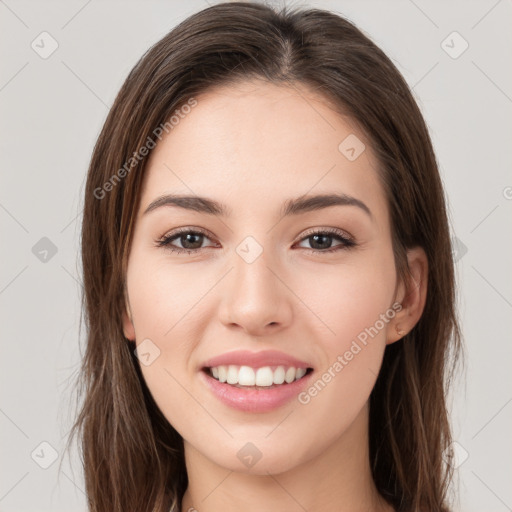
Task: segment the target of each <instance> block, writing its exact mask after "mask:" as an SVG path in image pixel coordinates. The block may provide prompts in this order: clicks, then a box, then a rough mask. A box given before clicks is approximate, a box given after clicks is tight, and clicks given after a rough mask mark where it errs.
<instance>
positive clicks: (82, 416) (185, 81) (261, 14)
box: [68, 2, 461, 512]
mask: <svg viewBox="0 0 512 512" xmlns="http://www.w3.org/2000/svg"><path fill="white" fill-rule="evenodd" d="M251 78H259V79H263V80H267V81H269V82H272V83H276V84H284V85H290V86H292V87H293V85H294V84H304V85H307V86H309V87H311V88H312V89H313V90H315V91H317V92H319V93H321V94H322V95H323V97H324V98H325V100H326V101H328V102H330V103H332V104H333V105H335V106H336V108H338V109H339V112H340V113H343V114H344V115H348V116H350V118H351V119H352V120H354V121H355V122H356V123H358V125H359V126H360V127H361V129H362V130H363V131H364V133H365V134H366V135H367V136H368V138H369V140H370V141H371V145H372V149H373V151H374V152H375V155H376V156H377V159H378V161H379V164H380V165H379V173H380V178H381V181H382V184H383V187H384V190H385V193H386V197H387V200H388V204H389V209H390V215H391V229H392V242H393V250H394V255H395V262H396V268H397V275H398V276H399V277H400V279H404V280H405V279H407V276H408V272H407V271H408V268H407V258H406V250H407V248H411V247H414V246H421V247H422V248H423V249H424V250H425V252H426V255H427V257H428V267H429V273H428V292H427V299H426V305H425V308H424V312H423V315H422V317H421V319H420V320H419V322H418V323H417V325H416V326H415V327H414V329H413V330H412V331H411V332H410V333H408V334H407V335H406V336H405V338H404V339H403V340H401V341H399V342H396V343H393V344H391V345H389V346H388V347H387V348H386V351H385V355H384V361H383V365H382V369H381V372H380V374H379V376H378V379H377V382H376V384H375V387H374V389H373V391H372V394H371V397H370V424H369V433H370V462H371V467H372V472H373V478H374V481H375V483H376V486H377V488H378V490H379V492H380V493H381V494H382V496H384V497H385V499H386V500H387V501H388V502H389V503H391V504H392V505H393V506H394V507H395V509H396V510H398V511H420V510H428V511H429V512H434V511H443V512H444V511H447V510H449V508H448V492H447V491H448V489H449V484H450V482H451V477H452V474H451V465H450V464H449V461H450V456H451V450H450V445H451V441H452V439H451V433H450V425H449V419H448V412H447V406H446V391H447V389H448V385H449V384H450V379H451V377H452V375H453V372H454V370H455V363H456V362H457V360H458V355H459V352H460V350H461V335H460V330H459V326H458V321H457V315H456V309H455V302H456V295H455V276H454V262H453V258H452V252H451V240H450V229H449V223H448V217H447V211H446V205H445V198H444V192H443V187H442V182H441V179H440V176H439V171H438V167H437V163H436V158H435V155H434V151H433V148H432V143H431V140H430V137H429V133H428V130H427V127H426V125H425V122H424V120H423V118H422V115H421V112H420V110H419V108H418V106H417V104H416V102H415V100H414V99H413V96H412V94H411V91H410V89H409V87H408V86H407V83H406V82H405V80H404V79H403V77H402V76H401V75H400V73H399V72H398V70H397V69H396V67H395V66H394V65H393V63H392V62H391V60H390V59H389V58H388V57H387V56H386V55H385V54H384V53H383V52H382V51H381V50H380V49H379V48H378V47H377V46H376V45H375V44H374V43H373V42H372V41H371V40H370V39H369V38H368V37H366V36H365V35H364V34H363V33H362V32H361V31H360V30H359V29H358V28H356V27H355V26H354V25H353V24H352V23H351V22H349V21H347V20H346V19H344V18H342V17H340V16H339V15H336V14H334V13H330V12H328V11H324V10H319V9H308V10H306V9H300V8H293V9H288V8H286V7H285V8H283V9H282V10H281V11H279V12H277V11H275V10H274V9H272V8H270V7H268V6H266V5H263V4H258V3H251V2H247V3H246V2H227V3H221V4H217V5H214V6H212V7H209V8H206V9H204V10H202V11H200V12H198V13H196V14H194V15H192V16H190V17H189V18H187V19H186V20H185V21H183V22H182V23H180V24H179V25H178V26H177V27H176V28H174V29H173V30H172V31H171V32H169V33H168V34H167V35H166V36H165V37H164V38H163V39H161V40H160V41H159V42H157V43H156V44H155V45H154V46H153V47H151V48H150V49H149V50H148V51H147V52H146V53H145V54H144V55H143V56H142V57H141V59H140V60H139V61H138V62H137V64H136V65H135V67H134V68H133V70H132V71H131V72H130V74H129V76H128V77H127V79H126V81H125V83H124V84H123V86H122V88H121V90H120V92H119V94H118V96H117V98H116V100H115V102H114V104H113V106H112V108H111V110H110V112H109V115H108V117H107V119H106V121H105V124H104V127H103V129H102V131H101V134H100V136H99V138H98V140H97V143H96V146H95V148H94V152H93V155H92V159H91V162H90V167H89V171H88V176H87V185H86V190H85V204H84V216H83V225H82V249H81V250H82V253H81V255H82V265H83V286H84V296H83V311H84V321H85V325H86V327H87V344H86V352H85V355H84V357H83V361H82V366H81V369H80V372H81V373H80V376H79V380H78V381H77V382H79V384H80V396H81V397H83V402H82V404H81V410H80V411H79V414H78V416H77V419H76V422H75V424H74V425H73V427H72V429H71V434H70V437H69V441H68V445H69V442H71V440H72V438H73V437H74V436H75V435H77V434H78V433H79V434H80V440H81V445H80V447H81V457H82V462H83V466H84V475H85V484H86V494H87V499H88V503H89V507H90V510H91V511H93V512H127V511H129V510H133V511H137V512H143V511H147V512H152V511H158V512H161V511H162V512H163V511H165V512H167V511H168V510H169V509H171V510H172V511H178V510H179V509H180V506H181V500H182V497H183V494H184V492H185V490H186V487H187V484H188V480H187V474H186V468H185V461H184V455H183V444H182V438H181V436H180V435H179V434H178V433H177V432H176V430H175V429H174V428H173V427H172V425H170V424H169V422H168V421H167V420H166V418H165V417H164V416H163V414H162V413H161V411H160V410H159V408H158V407H157V405H156V403H155V402H154V400H153V399H152V397H151V394H150V392H149V390H148V388H147V386H146V384H145V381H144V379H143V377H142V374H141V371H140V366H139V363H138V360H137V358H136V356H135V355H134V344H133V343H132V342H130V341H128V340H127V339H126V338H125V337H124V335H123V329H122V312H123V310H124V307H125V295H124V294H125V289H124V277H125V269H126V263H127V259H128V255H129V247H130V242H131V238H132V232H133V227H134V220H135V214H136V212H137V208H138V204H139V198H140V191H141V184H142V179H143V176H144V171H145V167H146V163H147V159H148V157H147V156H144V157H141V155H140V152H139V151H140V148H142V147H144V146H146V147H147V146H149V141H150V140H152V141H153V142H154V140H155V134H156V133H158V132H157V131H156V130H157V129H158V127H161V126H167V129H170V127H171V126H172V123H171V124H169V119H170V118H171V116H173V115H177V112H179V111H180V109H181V108H183V107H184V105H187V103H190V100H191V99H192V98H195V97H197V96H199V95H200V94H201V93H202V92H205V91H206V90H207V89H208V88H210V87H212V86H215V85H226V84H229V83H234V82H236V81H240V80H247V79H251ZM166 123H167V125H166ZM167 129H166V131H167ZM153 145H154V144H153ZM149 147H151V146H149ZM123 169H124V172H123ZM446 461H448V462H446Z"/></svg>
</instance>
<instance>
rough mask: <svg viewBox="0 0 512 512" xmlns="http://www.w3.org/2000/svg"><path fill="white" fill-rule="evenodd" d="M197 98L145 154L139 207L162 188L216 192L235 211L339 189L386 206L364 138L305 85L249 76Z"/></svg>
mask: <svg viewBox="0 0 512 512" xmlns="http://www.w3.org/2000/svg"><path fill="white" fill-rule="evenodd" d="M195 99H196V101H197V105H196V106H194V107H193V108H192V109H190V110H189V112H188V113H187V114H186V115H185V114H182V115H181V116H179V117H180V119H179V122H178V123H177V124H174V126H173V128H172V129H171V130H170V131H169V133H168V134H166V135H165V136H164V137H163V138H162V140H161V141H160V142H158V144H157V146H156V148H155V149H153V151H152V153H151V156H150V160H149V162H148V166H147V169H146V176H145V183H144V188H143V196H142V202H141V208H144V207H145V206H147V204H148V203H149V202H150V201H152V200H154V198H155V197H156V196H158V195H160V194H165V193H181V194H184V193H186V194H189V195H190V194H192V195H193V194H197V195H200V196H209V197H215V199H217V200H219V201H221V202H222V203H224V204H227V205H229V206H230V209H231V207H232V209H233V210H235V209H237V208H241V209H243V208H245V209H247V208H248V207H249V206H251V207H253V208H255V207H260V208H263V207H265V205H266V206H267V207H270V202H271V201H276V205H277V203H278V202H279V206H281V204H280V202H282V200H284V199H285V198H290V197H297V196H300V195H304V194H313V193H345V194H349V195H351V196H354V197H358V198H360V199H361V200H363V201H364V202H365V203H371V204H373V209H375V210H376V211H377V214H378V213H384V211H385V209H386V204H385V198H384V194H383V190H382V187H381V185H380V182H379V179H378V171H377V162H376V160H375V158H374V155H373V153H372V151H371V148H370V142H369V140H368V139H367V138H366V137H365V135H364V133H363V132H362V131H361V130H360V129H359V128H358V127H357V125H356V123H355V122H354V121H353V120H352V119H351V118H350V117H348V116H344V115H342V114H340V112H339V111H338V110H335V109H334V108H333V107H332V104H330V103H329V102H328V100H326V98H325V97H323V96H322V95H320V94H318V93H317V92H315V91H314V90H312V89H311V88H308V87H306V86H304V85H296V84H295V85H293V86H290V85H287V86H277V85H274V84H269V83H267V82H264V81H260V80H255V81H248V82H242V83H238V84H231V85H225V86H220V87H215V88H212V89H209V90H208V91H206V92H205V93H204V94H201V95H199V96H197V97H196V98H195ZM347 151H348V152H347ZM354 156H355V157H356V158H354ZM379 210H380V212H379Z"/></svg>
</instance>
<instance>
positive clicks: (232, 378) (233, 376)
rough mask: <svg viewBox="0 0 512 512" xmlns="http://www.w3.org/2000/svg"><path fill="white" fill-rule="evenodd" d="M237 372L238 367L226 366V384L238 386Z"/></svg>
mask: <svg viewBox="0 0 512 512" xmlns="http://www.w3.org/2000/svg"><path fill="white" fill-rule="evenodd" d="M238 372H239V367H238V366H234V365H232V364H230V365H229V366H228V377H227V380H226V382H227V383H228V384H238Z"/></svg>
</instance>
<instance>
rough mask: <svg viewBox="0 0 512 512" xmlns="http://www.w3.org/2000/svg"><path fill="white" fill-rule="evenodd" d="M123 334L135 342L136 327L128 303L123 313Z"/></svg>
mask: <svg viewBox="0 0 512 512" xmlns="http://www.w3.org/2000/svg"><path fill="white" fill-rule="evenodd" d="M123 333H124V336H125V338H126V339H128V340H130V341H135V327H134V326H133V320H132V314H131V311H130V306H129V304H128V301H127V302H126V305H125V309H124V311H123Z"/></svg>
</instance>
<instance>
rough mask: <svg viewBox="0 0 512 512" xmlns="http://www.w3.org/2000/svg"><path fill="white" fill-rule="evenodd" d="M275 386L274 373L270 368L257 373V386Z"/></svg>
mask: <svg viewBox="0 0 512 512" xmlns="http://www.w3.org/2000/svg"><path fill="white" fill-rule="evenodd" d="M272 384H274V372H273V371H272V370H271V368H270V366H264V367H263V368H258V371H257V372H256V386H272Z"/></svg>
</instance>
